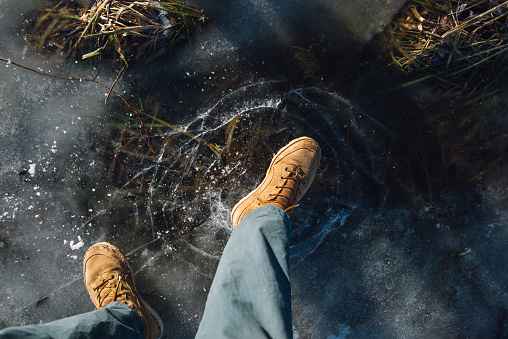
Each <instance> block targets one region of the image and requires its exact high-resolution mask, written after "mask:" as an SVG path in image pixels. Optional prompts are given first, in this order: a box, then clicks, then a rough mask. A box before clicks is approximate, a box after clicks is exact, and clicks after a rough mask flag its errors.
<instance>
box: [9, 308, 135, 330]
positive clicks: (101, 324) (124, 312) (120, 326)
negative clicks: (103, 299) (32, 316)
mask: <svg viewBox="0 0 508 339" xmlns="http://www.w3.org/2000/svg"><path fill="white" fill-rule="evenodd" d="M0 338H2V339H7V338H9V339H10V338H12V339H14V338H24V339H36V338H37V339H38V338H41V339H42V338H45V339H46V338H55V339H71V338H72V339H75V338H76V339H81V338H83V339H85V338H97V339H101V338H133V339H134V338H137V339H138V338H139V339H143V338H145V334H144V328H143V322H142V321H141V318H140V317H139V315H138V314H137V313H136V311H134V310H133V309H132V308H130V307H129V306H127V305H125V304H123V303H120V302H113V303H110V304H108V305H107V306H106V307H104V308H102V309H99V310H95V311H92V312H87V313H83V314H78V315H75V316H72V317H68V318H64V319H60V320H56V321H52V322H49V323H46V324H40V325H28V326H20V327H10V328H6V329H3V330H0Z"/></svg>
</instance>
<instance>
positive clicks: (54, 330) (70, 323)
mask: <svg viewBox="0 0 508 339" xmlns="http://www.w3.org/2000/svg"><path fill="white" fill-rule="evenodd" d="M83 275H84V280H85V286H86V289H87V291H88V294H89V295H90V299H91V300H92V302H93V303H94V305H95V307H96V308H97V310H96V311H92V312H88V313H84V314H80V315H76V316H73V317H69V318H65V319H61V320H57V321H54V322H51V323H47V324H42V325H31V326H22V327H11V328H8V329H5V330H3V331H0V338H146V339H155V338H160V337H161V335H162V331H163V325H162V321H161V319H160V318H159V316H158V315H157V313H156V312H155V311H154V310H153V309H152V308H151V307H150V306H149V305H148V304H147V303H146V302H145V301H144V300H143V299H142V298H141V296H140V295H139V293H138V291H137V290H136V286H135V283H134V274H133V272H132V268H131V267H130V264H129V262H128V261H127V259H126V258H125V257H124V256H123V255H122V254H121V253H120V250H118V248H116V247H115V246H113V245H111V244H108V243H105V242H103V243H98V244H95V245H92V246H91V247H90V248H89V249H88V251H87V252H86V254H85V258H84V261H83Z"/></svg>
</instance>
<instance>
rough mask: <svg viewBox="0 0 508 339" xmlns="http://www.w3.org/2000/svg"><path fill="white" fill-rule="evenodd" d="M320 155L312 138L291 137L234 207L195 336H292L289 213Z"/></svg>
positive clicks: (314, 168) (308, 180)
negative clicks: (258, 182)
mask: <svg viewBox="0 0 508 339" xmlns="http://www.w3.org/2000/svg"><path fill="white" fill-rule="evenodd" d="M319 159H320V149H319V146H318V145H317V143H316V142H315V141H314V140H312V139H310V138H305V137H304V138H299V139H295V140H293V141H292V142H290V143H289V144H288V145H286V146H285V147H283V148H282V149H281V150H280V151H279V152H278V153H277V154H276V155H275V156H274V158H273V160H272V162H271V164H270V166H269V168H268V171H267V174H266V176H265V178H264V180H263V182H262V183H261V184H260V185H259V186H258V187H257V188H256V189H255V190H253V191H252V192H251V193H249V194H248V195H247V196H246V197H245V198H243V199H242V200H240V202H239V203H238V204H237V205H236V206H235V207H234V208H233V211H232V214H231V219H232V224H233V227H234V230H233V232H232V235H231V237H230V239H229V241H228V244H227V245H226V247H225V249H224V252H223V255H222V258H221V261H220V263H219V267H218V268H217V272H216V275H215V278H214V281H213V283H212V287H211V289H210V292H209V295H208V299H207V302H206V306H205V312H204V315H203V319H202V321H201V324H200V326H199V330H198V333H197V336H196V337H197V338H292V335H293V333H292V324H291V288H290V283H289V239H290V232H291V219H290V217H289V215H288V213H290V214H291V213H292V212H293V209H294V207H296V205H297V203H298V201H299V200H300V199H301V198H302V197H303V195H304V194H305V192H306V191H307V190H308V188H309V187H310V185H311V183H312V181H313V179H314V176H315V172H316V169H317V166H318V163H319Z"/></svg>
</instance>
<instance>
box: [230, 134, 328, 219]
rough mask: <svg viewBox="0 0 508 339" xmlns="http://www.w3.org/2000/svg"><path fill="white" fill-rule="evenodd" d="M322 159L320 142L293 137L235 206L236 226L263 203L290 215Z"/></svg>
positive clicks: (233, 213)
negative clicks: (262, 178)
mask: <svg viewBox="0 0 508 339" xmlns="http://www.w3.org/2000/svg"><path fill="white" fill-rule="evenodd" d="M320 158H321V149H320V148H319V145H318V143H317V142H316V141H315V140H313V139H311V138H308V137H301V138H298V139H294V140H293V141H291V142H290V143H289V144H287V145H286V146H284V147H283V148H281V149H280V150H279V152H278V153H277V154H276V155H275V156H274V157H273V159H272V162H271V163H270V167H268V171H267V172H266V176H265V179H264V180H263V182H262V183H261V185H259V186H258V187H257V188H256V189H255V190H254V191H252V192H250V193H249V194H248V195H247V196H246V197H244V198H243V199H242V200H240V202H238V203H237V204H236V206H235V207H233V211H232V212H231V222H232V223H233V228H235V227H236V226H238V224H239V223H240V221H242V219H243V218H244V217H245V216H246V215H247V213H249V212H250V211H252V210H254V209H256V208H258V207H261V206H263V205H267V204H269V205H274V206H277V207H280V208H282V209H283V210H284V211H286V212H287V213H288V214H289V215H291V217H292V216H293V214H292V212H293V209H294V208H295V207H296V206H297V204H298V201H300V199H301V198H302V197H303V196H304V195H305V193H306V192H307V190H308V189H309V187H310V185H311V184H312V181H313V180H314V177H315V175H316V170H317V168H318V165H319V160H320Z"/></svg>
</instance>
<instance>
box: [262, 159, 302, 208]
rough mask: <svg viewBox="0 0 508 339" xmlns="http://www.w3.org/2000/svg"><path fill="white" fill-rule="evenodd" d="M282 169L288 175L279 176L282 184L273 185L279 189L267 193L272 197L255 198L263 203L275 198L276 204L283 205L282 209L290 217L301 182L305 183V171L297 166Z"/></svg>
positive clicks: (265, 203) (295, 205) (296, 205)
mask: <svg viewBox="0 0 508 339" xmlns="http://www.w3.org/2000/svg"><path fill="white" fill-rule="evenodd" d="M284 171H286V172H288V175H286V176H284V175H282V176H281V177H280V179H281V180H283V182H282V185H277V186H275V188H276V189H278V190H279V191H277V192H275V193H270V194H269V196H270V197H273V199H268V200H264V199H262V198H260V197H257V198H258V200H259V201H260V202H261V204H263V205H267V204H270V201H272V200H275V201H276V202H277V203H278V204H280V205H281V206H283V207H284V211H285V212H287V213H288V214H290V215H291V217H292V216H293V215H292V212H293V209H294V208H295V207H298V204H296V201H297V199H298V195H299V194H300V192H301V187H302V184H303V185H305V180H303V178H304V177H305V173H304V172H303V170H302V169H301V168H299V167H296V168H295V169H291V168H289V167H286V168H284ZM284 189H286V190H284ZM280 198H283V199H280Z"/></svg>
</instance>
